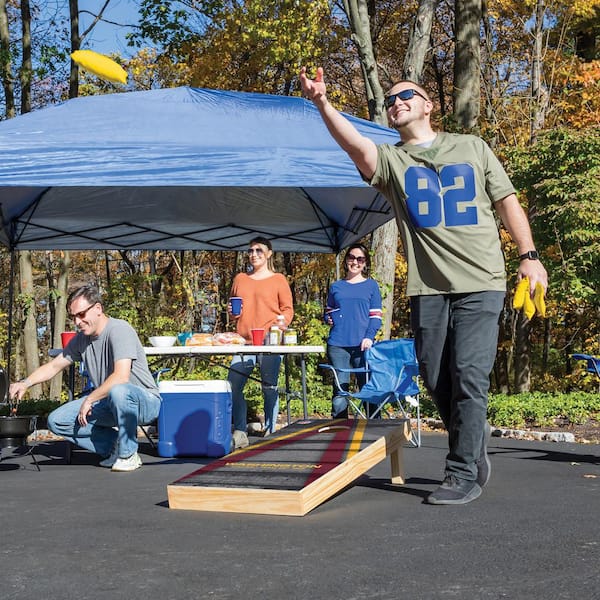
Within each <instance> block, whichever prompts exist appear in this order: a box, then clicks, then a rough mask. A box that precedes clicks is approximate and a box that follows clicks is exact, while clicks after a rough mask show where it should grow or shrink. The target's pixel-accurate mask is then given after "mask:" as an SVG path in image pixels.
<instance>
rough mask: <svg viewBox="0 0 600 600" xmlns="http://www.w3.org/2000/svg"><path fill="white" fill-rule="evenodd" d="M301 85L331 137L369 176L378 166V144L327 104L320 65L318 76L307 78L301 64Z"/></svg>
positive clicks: (304, 68)
mask: <svg viewBox="0 0 600 600" xmlns="http://www.w3.org/2000/svg"><path fill="white" fill-rule="evenodd" d="M300 84H301V86H302V93H303V94H304V96H305V97H306V98H308V99H309V100H312V102H313V104H314V105H315V106H316V107H317V109H318V110H319V113H321V117H322V118H323V121H324V123H325V125H326V126H327V129H328V130H329V133H331V135H332V137H333V139H334V140H335V141H336V142H337V143H338V144H339V145H340V147H341V148H342V149H343V150H344V151H345V152H346V153H347V154H348V156H349V157H350V159H351V160H352V162H354V164H355V165H356V166H357V168H358V170H359V171H360V172H361V173H362V174H363V175H364V176H365V177H366V178H367V179H371V177H373V174H374V173H375V168H376V167H377V146H376V145H375V143H374V142H373V141H372V140H370V139H369V138H367V137H365V136H363V135H361V134H360V133H359V132H358V131H357V130H356V128H355V127H354V126H353V125H352V124H351V123H350V121H348V119H346V118H345V117H343V116H342V115H341V114H340V113H339V112H338V111H337V110H336V109H335V108H333V106H331V104H329V101H328V100H327V95H326V92H327V89H326V86H325V82H324V81H323V68H322V67H319V68H318V69H317V76H316V77H315V78H314V79H309V78H308V77H307V76H306V67H302V69H301V70H300Z"/></svg>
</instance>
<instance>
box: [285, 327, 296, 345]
mask: <svg viewBox="0 0 600 600" xmlns="http://www.w3.org/2000/svg"><path fill="white" fill-rule="evenodd" d="M297 343H298V334H297V333H296V330H295V329H294V328H292V327H288V328H287V329H286V330H285V331H284V332H283V345H284V346H295V345H296V344H297Z"/></svg>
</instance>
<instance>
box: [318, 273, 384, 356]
mask: <svg viewBox="0 0 600 600" xmlns="http://www.w3.org/2000/svg"><path fill="white" fill-rule="evenodd" d="M325 315H326V316H327V315H329V316H331V318H332V319H333V326H332V328H331V331H330V332H329V338H328V339H327V343H328V344H329V345H330V346H360V343H361V342H362V341H363V339H365V338H369V339H371V340H374V339H375V335H376V334H377V332H378V331H379V328H380V327H381V315H382V310H381V292H380V291H379V286H378V285H377V282H376V281H375V280H374V279H371V278H368V279H365V281H361V282H359V283H348V282H347V281H346V280H345V279H340V280H338V281H336V282H334V283H333V284H331V287H330V288H329V294H328V296H327V307H326V309H325Z"/></svg>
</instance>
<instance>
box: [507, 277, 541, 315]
mask: <svg viewBox="0 0 600 600" xmlns="http://www.w3.org/2000/svg"><path fill="white" fill-rule="evenodd" d="M513 308H514V309H515V310H521V309H523V312H524V313H525V316H526V317H527V318H528V319H530V320H531V319H532V317H533V316H534V315H535V314H537V315H538V316H540V317H545V316H546V302H545V301H544V287H543V286H542V284H541V283H539V282H538V283H536V284H535V293H534V297H533V300H532V299H531V295H530V294H529V278H528V277H523V279H521V281H519V283H518V284H517V287H516V289H515V295H514V298H513Z"/></svg>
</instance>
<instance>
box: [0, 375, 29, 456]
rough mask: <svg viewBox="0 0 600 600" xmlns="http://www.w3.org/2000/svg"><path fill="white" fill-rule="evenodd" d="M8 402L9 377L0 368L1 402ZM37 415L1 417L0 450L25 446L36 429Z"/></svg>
mask: <svg viewBox="0 0 600 600" xmlns="http://www.w3.org/2000/svg"><path fill="white" fill-rule="evenodd" d="M7 401H8V376H7V374H6V371H5V370H4V368H2V367H0V402H3V403H6V402H7ZM36 424H37V416H36V415H19V416H17V415H13V416H9V417H2V416H0V448H18V447H19V446H25V445H26V443H27V438H28V437H29V435H31V434H32V433H33V432H34V431H35V428H36Z"/></svg>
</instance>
